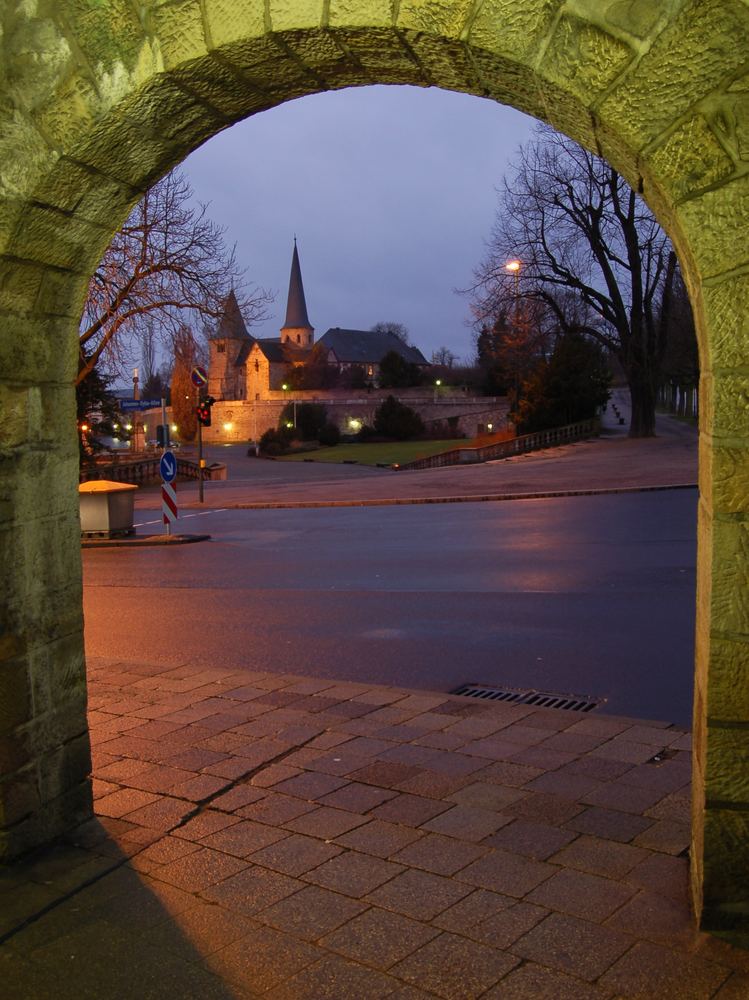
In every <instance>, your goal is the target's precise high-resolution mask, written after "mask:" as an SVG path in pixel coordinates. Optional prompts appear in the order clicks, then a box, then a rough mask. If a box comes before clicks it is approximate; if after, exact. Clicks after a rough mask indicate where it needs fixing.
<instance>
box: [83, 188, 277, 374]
mask: <svg viewBox="0 0 749 1000" xmlns="http://www.w3.org/2000/svg"><path fill="white" fill-rule="evenodd" d="M231 290H234V292H235V295H236V296H237V300H238V302H239V306H240V308H241V310H242V314H243V316H244V318H245V321H246V322H247V323H248V324H250V325H252V324H253V323H257V322H259V321H261V320H263V319H265V318H266V316H267V307H268V305H269V303H270V302H271V301H272V298H273V297H272V295H271V294H270V293H269V292H267V291H266V290H264V289H262V288H258V287H257V286H255V285H253V284H252V283H250V282H248V281H247V278H246V276H245V272H244V269H242V268H241V267H240V266H239V264H238V263H237V260H236V256H235V251H234V249H233V248H231V247H228V246H227V244H226V242H225V239H224V230H223V229H221V227H219V226H217V225H216V224H215V223H214V222H212V221H211V220H210V219H209V217H208V215H207V207H206V206H205V205H196V204H195V203H194V202H193V201H192V191H191V189H190V185H189V184H188V182H187V180H186V178H185V177H184V176H183V175H181V174H180V173H179V172H172V173H170V174H167V175H166V177H164V178H162V180H160V181H159V182H158V183H157V184H155V185H154V186H153V187H152V188H151V189H150V190H149V191H147V192H146V194H145V195H144V197H143V199H142V200H141V201H140V203H139V204H138V205H137V206H136V207H135V208H134V209H133V211H132V213H131V214H130V216H129V218H128V219H127V221H126V222H125V224H124V225H123V226H122V228H121V229H120V230H119V231H118V232H117V233H116V234H115V236H114V238H113V239H112V242H111V243H110V245H109V247H108V248H107V250H106V252H105V254H104V256H103V258H102V260H101V262H100V264H99V266H98V268H97V269H96V271H95V273H94V274H93V276H92V278H91V281H90V283H89V290H88V296H87V299H86V304H85V307H84V311H83V317H82V319H81V328H80V346H81V361H80V366H79V374H78V382H80V381H81V380H82V379H84V378H85V377H86V375H88V373H89V372H90V371H91V370H92V368H93V367H94V366H95V365H96V364H97V363H98V362H99V361H100V360H101V359H102V358H103V357H105V358H106V360H107V363H108V366H109V368H110V369H112V370H114V371H115V372H118V370H119V369H121V368H122V367H123V366H124V364H125V362H126V361H127V359H128V357H129V355H130V354H131V353H132V350H133V347H134V345H135V344H136V343H137V339H138V336H139V334H140V333H142V332H143V331H144V329H145V328H146V327H150V330H151V332H153V328H154V326H155V325H157V326H158V330H159V336H160V339H161V343H162V348H163V349H164V351H165V353H166V354H168V355H171V354H172V353H173V349H174V341H175V338H178V337H179V336H181V331H182V330H183V329H184V326H185V324H186V323H187V324H189V323H191V322H192V323H195V321H196V320H197V319H199V318H201V317H202V319H203V320H206V319H208V320H210V319H218V318H220V317H221V315H222V313H223V308H224V303H225V300H226V296H227V295H228V294H229V292H230V291H231ZM196 325H197V324H196Z"/></svg>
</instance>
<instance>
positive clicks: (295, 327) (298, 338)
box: [281, 236, 315, 347]
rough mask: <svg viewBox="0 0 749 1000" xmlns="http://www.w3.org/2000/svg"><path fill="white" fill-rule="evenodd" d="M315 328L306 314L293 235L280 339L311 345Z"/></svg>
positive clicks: (297, 254)
mask: <svg viewBox="0 0 749 1000" xmlns="http://www.w3.org/2000/svg"><path fill="white" fill-rule="evenodd" d="M314 332H315V330H314V327H313V326H311V325H310V321H309V317H308V316H307V303H306V301H305V298H304V285H303V284H302V269H301V267H300V266H299V251H298V250H297V245H296V236H295V237H294V253H293V254H292V257H291V275H290V277H289V296H288V298H287V300H286V321H285V322H284V325H283V326H282V327H281V340H282V341H291V342H292V343H294V344H299V345H300V346H301V347H311V346H312V339H313V334H314Z"/></svg>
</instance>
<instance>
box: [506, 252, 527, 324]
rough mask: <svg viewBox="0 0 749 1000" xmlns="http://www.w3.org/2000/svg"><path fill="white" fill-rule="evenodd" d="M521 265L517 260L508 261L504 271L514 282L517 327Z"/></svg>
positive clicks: (516, 322)
mask: <svg viewBox="0 0 749 1000" xmlns="http://www.w3.org/2000/svg"><path fill="white" fill-rule="evenodd" d="M522 267H523V265H522V263H521V262H520V261H519V260H508V261H507V263H506V264H505V271H509V273H510V274H511V275H512V276H513V278H514V279H515V280H514V289H513V293H514V298H515V325H516V326H518V325H519V322H518V321H519V317H520V271H521V269H522Z"/></svg>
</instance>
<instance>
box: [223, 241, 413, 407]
mask: <svg viewBox="0 0 749 1000" xmlns="http://www.w3.org/2000/svg"><path fill="white" fill-rule="evenodd" d="M209 350H210V356H209V377H208V394H209V395H211V396H213V397H214V399H216V400H226V401H229V400H242V401H245V400H246V401H248V402H259V401H263V400H267V399H269V398H273V395H274V394H277V393H278V392H281V391H283V387H284V385H285V384H286V383H287V382H288V381H289V377H290V372H291V371H293V369H294V368H296V367H299V366H304V365H307V364H309V363H310V362H311V361H312V360H314V361H315V362H316V364H318V365H320V364H322V365H327V366H330V367H331V368H335V369H337V370H338V372H339V373H341V372H345V371H346V370H347V369H353V368H356V369H361V371H362V373H363V377H364V378H365V379H367V380H368V381H369V382H371V384H373V385H376V382H377V375H378V371H379V363H380V361H381V360H382V358H383V357H384V356H385V355H386V354H387V353H388V352H390V351H396V352H397V353H398V354H400V355H401V356H402V357H403V358H404V360H405V361H407V362H408V363H410V364H414V365H416V366H417V367H419V368H427V367H428V362H427V360H426V358H425V357H424V355H423V354H422V353H421V351H419V350H418V348H416V347H411V346H410V345H408V344H404V343H403V341H402V340H400V339H399V338H398V337H396V336H395V334H393V333H387V332H382V331H373V330H342V329H340V328H339V327H333V328H331V329H329V330H328V331H327V332H326V333H325V334H324V335H323V336H322V337H321V338H320V340H319V341H318V342H317V343H315V329H314V327H313V326H312V324H311V323H310V321H309V316H308V315H307V302H306V299H305V295H304V284H303V282H302V269H301V266H300V263H299V250H298V248H297V242H296V237H294V250H293V253H292V257H291V274H290V276H289V292H288V297H287V300H286V318H285V320H284V325H283V326H282V327H281V330H280V336H279V337H267V338H256V337H253V336H252V335H251V334H250V333H249V332H248V330H247V327H246V325H245V322H244V319H243V318H242V313H241V311H240V308H239V305H238V303H237V299H236V296H235V295H234V292H233V291H232V292H230V293H229V295H228V296H227V299H226V307H225V309H224V314H223V316H222V317H221V320H220V321H219V323H218V325H217V327H216V330H215V331H214V333H213V334H212V335H211V336H210V338H209Z"/></svg>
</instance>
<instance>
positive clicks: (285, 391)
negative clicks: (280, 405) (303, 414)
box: [281, 382, 296, 427]
mask: <svg viewBox="0 0 749 1000" xmlns="http://www.w3.org/2000/svg"><path fill="white" fill-rule="evenodd" d="M281 388H282V389H283V391H284V399H285V400H286V402H288V401H289V386H288V385H287V383H286V382H284V383H283V385H282V386H281ZM293 403H294V423H293V426H294V427H296V396H295V397H294V400H293ZM285 406H286V403H284V407H285Z"/></svg>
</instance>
